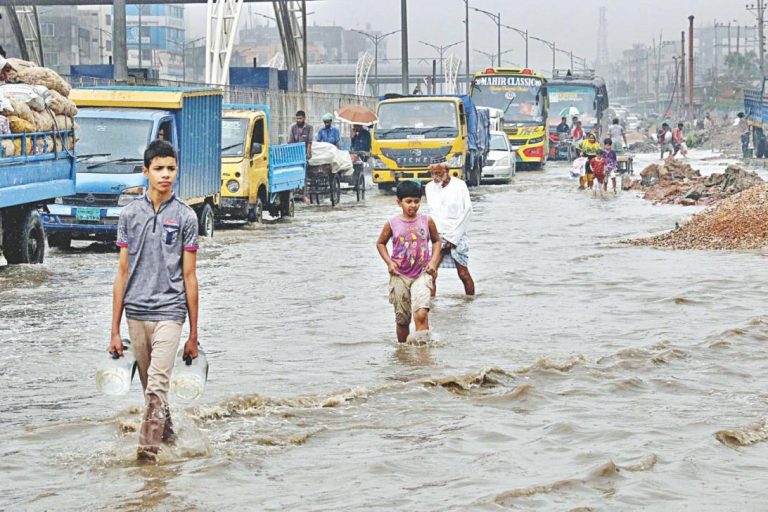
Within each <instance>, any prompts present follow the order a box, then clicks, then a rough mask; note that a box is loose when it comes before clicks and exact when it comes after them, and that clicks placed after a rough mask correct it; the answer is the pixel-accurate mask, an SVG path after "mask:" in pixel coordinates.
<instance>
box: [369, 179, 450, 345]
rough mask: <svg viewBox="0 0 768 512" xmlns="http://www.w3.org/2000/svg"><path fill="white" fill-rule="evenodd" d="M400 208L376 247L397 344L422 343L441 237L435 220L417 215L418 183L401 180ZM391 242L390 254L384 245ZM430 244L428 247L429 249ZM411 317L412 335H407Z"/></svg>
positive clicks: (380, 236)
mask: <svg viewBox="0 0 768 512" xmlns="http://www.w3.org/2000/svg"><path fill="white" fill-rule="evenodd" d="M397 204H398V206H399V207H400V208H401V209H402V213H401V214H400V215H396V216H394V217H392V218H391V219H389V221H388V222H387V223H386V224H384V227H383V228H382V230H381V234H379V239H378V240H377V241H376V248H377V249H378V251H379V255H380V256H381V259H383V260H384V263H386V264H387V270H389V303H390V304H392V305H393V306H394V308H395V323H396V332H397V341H398V342H399V343H406V342H410V343H415V344H422V343H426V342H428V341H429V309H430V306H431V300H432V288H433V286H434V281H433V277H434V275H435V274H436V273H437V266H438V264H439V261H440V235H439V233H438V231H437V226H436V225H435V222H434V220H432V219H431V218H430V217H429V216H428V215H423V214H422V215H420V214H419V208H420V206H421V183H417V182H415V181H403V182H401V183H400V184H399V185H398V186H397ZM390 240H392V255H391V256H390V254H389V251H388V250H387V244H388V243H389V241H390ZM430 245H431V247H430ZM411 317H413V321H414V324H415V328H416V332H415V333H414V336H409V334H410V325H411Z"/></svg>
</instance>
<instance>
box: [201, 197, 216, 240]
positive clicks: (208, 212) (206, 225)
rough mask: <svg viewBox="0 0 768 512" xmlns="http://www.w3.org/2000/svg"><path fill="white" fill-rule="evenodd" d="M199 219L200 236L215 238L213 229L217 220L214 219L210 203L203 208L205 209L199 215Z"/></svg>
mask: <svg viewBox="0 0 768 512" xmlns="http://www.w3.org/2000/svg"><path fill="white" fill-rule="evenodd" d="M198 217H199V226H198V230H197V232H198V234H199V235H200V236H209V237H210V236H213V227H214V222H215V219H214V217H213V208H211V205H210V204H208V203H205V205H204V206H203V209H202V210H200V213H199V214H198Z"/></svg>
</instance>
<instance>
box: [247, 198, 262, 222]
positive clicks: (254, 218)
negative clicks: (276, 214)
mask: <svg viewBox="0 0 768 512" xmlns="http://www.w3.org/2000/svg"><path fill="white" fill-rule="evenodd" d="M263 221H264V203H263V202H262V200H261V197H258V198H257V199H256V204H255V205H253V207H252V208H251V209H250V210H248V222H250V223H254V222H255V223H257V224H261V223H262V222H263Z"/></svg>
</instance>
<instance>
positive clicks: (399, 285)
mask: <svg viewBox="0 0 768 512" xmlns="http://www.w3.org/2000/svg"><path fill="white" fill-rule="evenodd" d="M432 287H433V284H432V276H431V275H429V274H427V273H426V272H425V273H423V274H421V275H420V276H419V277H417V278H415V279H413V278H410V277H405V276H401V275H394V276H390V278H389V303H390V304H392V305H393V306H394V307H395V322H397V323H398V324H399V325H408V324H410V323H411V313H412V312H413V311H418V310H419V309H427V310H428V309H429V308H430V302H431V301H432Z"/></svg>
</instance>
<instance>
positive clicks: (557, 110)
mask: <svg viewBox="0 0 768 512" xmlns="http://www.w3.org/2000/svg"><path fill="white" fill-rule="evenodd" d="M547 94H548V95H549V111H550V112H551V114H552V119H553V121H554V124H558V123H559V121H558V119H560V117H563V116H565V117H567V118H568V119H571V118H572V117H573V116H578V117H579V118H582V117H586V118H593V117H595V96H596V91H595V89H594V88H592V87H589V86H585V85H581V86H578V85H559V84H549V85H547ZM555 116H556V117H555Z"/></svg>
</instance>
